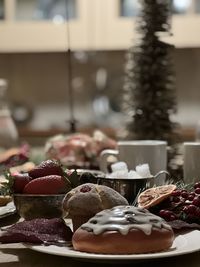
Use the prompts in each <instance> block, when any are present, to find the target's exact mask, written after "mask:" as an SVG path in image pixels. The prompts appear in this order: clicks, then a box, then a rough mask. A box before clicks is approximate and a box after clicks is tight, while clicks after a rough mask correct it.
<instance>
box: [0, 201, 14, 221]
mask: <svg viewBox="0 0 200 267" xmlns="http://www.w3.org/2000/svg"><path fill="white" fill-rule="evenodd" d="M15 212H16V208H15V205H14V203H13V202H9V203H8V204H7V205H6V206H3V207H0V219H1V218H4V217H7V216H9V215H11V214H14V213H15Z"/></svg>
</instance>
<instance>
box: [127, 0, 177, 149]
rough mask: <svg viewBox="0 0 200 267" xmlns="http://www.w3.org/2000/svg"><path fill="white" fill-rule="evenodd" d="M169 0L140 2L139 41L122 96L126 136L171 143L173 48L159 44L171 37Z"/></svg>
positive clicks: (132, 53) (129, 60)
mask: <svg viewBox="0 0 200 267" xmlns="http://www.w3.org/2000/svg"><path fill="white" fill-rule="evenodd" d="M170 13H171V1H170V0H142V1H141V12H140V16H139V18H138V22H137V31H138V33H139V40H138V41H137V44H136V45H134V47H132V48H131V49H130V50H129V53H128V58H127V66H126V77H125V84H124V95H123V110H124V113H125V115H126V118H127V119H128V121H127V128H126V130H127V137H128V138H132V139H151V140H156V139H157V140H166V141H168V144H172V143H174V138H175V136H176V135H174V130H175V128H176V127H175V126H176V124H175V123H173V122H172V121H171V118H170V117H171V115H172V114H173V113H175V111H176V99H175V93H174V72H173V65H172V61H171V50H172V49H173V46H172V45H169V44H167V43H165V42H163V41H161V36H162V37H163V35H164V34H165V35H169V34H170Z"/></svg>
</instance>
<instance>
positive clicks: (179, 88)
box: [0, 48, 200, 129]
mask: <svg viewBox="0 0 200 267" xmlns="http://www.w3.org/2000/svg"><path fill="white" fill-rule="evenodd" d="M173 57H174V67H175V72H176V93H177V101H178V113H177V115H176V116H175V118H174V119H175V120H176V121H178V122H179V123H180V124H181V125H182V126H185V127H187V126H192V127H194V126H195V125H196V123H197V121H198V120H199V119H200V108H199V103H200V75H199V73H200V48H190V49H176V50H175V51H174V52H173ZM124 64H125V52H124V51H107V52H106V51H101V52H89V53H87V52H81V51H80V52H76V54H74V55H73V60H72V66H73V87H74V102H75V116H76V118H77V119H78V120H79V125H80V126H91V125H94V126H96V125H97V126H102V127H104V126H112V127H114V128H117V127H119V122H120V123H121V124H123V118H122V116H121V114H120V113H119V109H120V101H121V89H122V86H123V75H124ZM0 77H2V78H6V79H8V81H9V92H8V93H9V99H10V103H11V105H12V106H13V107H14V106H15V105H19V104H20V105H22V106H23V105H24V106H27V107H28V108H30V109H31V110H32V111H33V115H32V118H31V119H30V121H29V122H27V123H24V124H22V126H23V127H30V128H33V129H50V128H56V127H66V125H67V122H66V121H67V120H69V117H70V115H69V108H68V107H69V93H68V80H67V79H68V71H67V55H66V53H22V54H0Z"/></svg>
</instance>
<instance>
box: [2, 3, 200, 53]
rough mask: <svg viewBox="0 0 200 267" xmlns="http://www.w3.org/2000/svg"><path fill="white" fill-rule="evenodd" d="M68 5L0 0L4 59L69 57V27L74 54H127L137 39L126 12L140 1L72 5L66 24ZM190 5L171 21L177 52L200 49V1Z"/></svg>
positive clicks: (132, 23)
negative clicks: (197, 5)
mask: <svg viewBox="0 0 200 267" xmlns="http://www.w3.org/2000/svg"><path fill="white" fill-rule="evenodd" d="M66 1H67V0H54V1H50V0H4V1H3V0H0V40H1V41H0V53H10V52H63V51H67V49H68V44H69V42H68V41H69V40H68V35H67V23H69V24H68V26H69V27H68V29H69V32H70V46H71V49H72V50H124V49H127V48H129V47H130V45H132V43H133V42H134V40H136V39H137V33H136V31H135V25H136V21H135V17H130V12H129V11H130V10H129V9H128V8H127V10H122V6H123V4H124V7H125V6H126V4H127V3H128V2H129V3H130V2H131V1H135V2H136V0H131V1H130V0H68V1H69V3H70V5H69V6H68V7H70V12H69V13H70V14H68V15H70V16H71V18H70V19H69V20H68V22H66V20H65V18H63V14H64V13H65V12H66V9H65V8H66ZM174 1H175V0H174ZM125 2H127V3H125ZM175 2H177V1H175ZM180 2H181V1H180V0H179V2H177V3H180ZM183 2H184V1H182V3H183ZM186 2H188V3H189V2H191V3H192V4H191V7H189V8H188V10H187V12H185V11H184V12H182V13H183V14H175V15H173V18H172V33H173V36H170V37H166V40H167V41H168V42H170V43H172V44H174V45H175V46H176V47H177V48H183V47H199V46H200V35H199V34H198V32H199V31H200V13H198V12H197V11H198V10H197V11H196V13H195V11H194V3H198V0H196V1H195V0H190V1H189V0H187V1H186ZM199 2H200V1H199ZM2 3H4V14H3V13H2V6H3V5H2ZM38 3H39V4H38ZM52 3H54V5H56V7H52V6H51V5H52ZM50 4H51V5H50ZM42 5H43V6H42ZM59 5H60V6H59ZM36 7H37V8H36ZM38 7H39V8H38ZM61 7H62V8H61ZM63 7H64V8H63ZM42 8H43V9H42ZM64 9H65V10H64ZM63 10H64V11H63ZM61 11H62V12H61ZM59 12H60V13H61V14H60V13H59ZM176 13H178V12H176ZM180 13H181V12H180ZM184 13H186V14H184ZM2 14H3V15H2ZM135 14H137V12H136V13H135ZM126 15H127V16H126Z"/></svg>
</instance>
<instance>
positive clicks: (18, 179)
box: [12, 173, 31, 193]
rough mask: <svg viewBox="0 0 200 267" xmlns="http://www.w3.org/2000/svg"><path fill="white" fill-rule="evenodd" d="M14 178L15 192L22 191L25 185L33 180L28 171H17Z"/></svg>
mask: <svg viewBox="0 0 200 267" xmlns="http://www.w3.org/2000/svg"><path fill="white" fill-rule="evenodd" d="M12 176H13V178H14V180H13V192H14V193H22V192H23V190H24V187H25V186H26V185H27V184H28V183H29V182H30V181H31V177H30V176H29V175H28V173H16V174H13V175H12Z"/></svg>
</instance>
